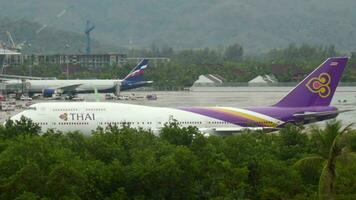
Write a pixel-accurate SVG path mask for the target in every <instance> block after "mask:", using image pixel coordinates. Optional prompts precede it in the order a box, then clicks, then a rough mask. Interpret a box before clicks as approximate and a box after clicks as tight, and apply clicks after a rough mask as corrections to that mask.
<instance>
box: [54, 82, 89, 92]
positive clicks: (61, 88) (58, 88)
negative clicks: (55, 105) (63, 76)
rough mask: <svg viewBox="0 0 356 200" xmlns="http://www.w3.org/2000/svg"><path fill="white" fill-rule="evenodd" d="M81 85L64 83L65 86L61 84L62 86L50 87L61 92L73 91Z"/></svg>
mask: <svg viewBox="0 0 356 200" xmlns="http://www.w3.org/2000/svg"><path fill="white" fill-rule="evenodd" d="M81 85H82V84H73V85H66V86H63V87H57V88H52V89H55V90H61V91H62V92H63V93H66V92H74V91H75V89H77V87H79V86H81Z"/></svg>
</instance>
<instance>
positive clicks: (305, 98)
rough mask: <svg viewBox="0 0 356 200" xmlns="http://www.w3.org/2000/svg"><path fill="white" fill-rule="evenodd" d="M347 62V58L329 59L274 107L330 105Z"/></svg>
mask: <svg viewBox="0 0 356 200" xmlns="http://www.w3.org/2000/svg"><path fill="white" fill-rule="evenodd" d="M347 61H348V58H347V57H340V58H328V59H327V60H326V61H325V62H324V63H323V64H321V65H320V66H319V67H318V68H316V69H315V70H314V71H313V72H312V73H311V74H309V75H308V76H307V77H306V78H305V79H304V80H303V81H302V82H300V83H299V84H298V85H297V86H296V87H295V88H294V89H292V90H291V91H290V92H289V93H288V94H287V95H286V96H284V97H283V98H282V99H281V100H280V101H279V102H278V103H277V104H276V105H274V106H278V107H307V106H328V105H330V102H331V99H332V98H333V96H334V93H335V90H336V87H337V85H338V84H339V81H340V77H341V75H342V72H343V71H344V69H345V66H346V63H347Z"/></svg>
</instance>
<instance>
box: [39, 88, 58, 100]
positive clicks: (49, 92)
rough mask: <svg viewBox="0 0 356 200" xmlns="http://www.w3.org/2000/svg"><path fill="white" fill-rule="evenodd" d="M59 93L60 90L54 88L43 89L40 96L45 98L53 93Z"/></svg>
mask: <svg viewBox="0 0 356 200" xmlns="http://www.w3.org/2000/svg"><path fill="white" fill-rule="evenodd" d="M56 94H61V91H59V90H56V89H44V90H42V96H43V97H45V98H49V97H53V95H56Z"/></svg>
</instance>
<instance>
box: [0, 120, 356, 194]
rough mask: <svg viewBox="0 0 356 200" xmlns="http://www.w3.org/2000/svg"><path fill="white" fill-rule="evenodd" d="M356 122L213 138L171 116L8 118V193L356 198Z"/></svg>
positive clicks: (2, 135) (0, 140) (4, 162)
mask: <svg viewBox="0 0 356 200" xmlns="http://www.w3.org/2000/svg"><path fill="white" fill-rule="evenodd" d="M355 151H356V130H354V129H351V128H350V127H345V126H343V125H342V124H341V123H340V122H338V121H330V122H328V123H327V125H326V126H325V127H323V128H320V127H311V128H308V129H306V128H303V127H300V126H292V125H289V126H287V127H285V128H283V129H281V130H280V131H278V132H274V133H263V132H248V131H246V132H243V133H241V134H238V135H235V136H231V137H213V136H212V137H204V136H203V135H202V134H200V133H199V131H198V130H197V129H196V128H194V127H188V128H181V127H179V126H178V125H177V124H175V123H172V124H167V125H166V126H165V127H164V128H163V129H162V130H161V132H160V135H158V136H156V135H153V134H152V133H151V132H149V131H144V130H137V129H132V128H130V127H123V128H117V127H109V128H107V129H98V130H97V131H95V132H93V133H92V135H91V136H85V135H83V134H81V133H79V132H69V133H61V132H55V131H48V132H46V133H41V134H40V128H39V126H38V125H36V124H34V123H32V122H31V121H30V120H26V119H22V120H20V121H17V122H12V121H8V122H7V123H6V124H5V125H4V126H0V199H107V200H109V199H355V198H356V192H355V191H356V175H355V173H354V172H355V171H356V154H355V153H354V152H355Z"/></svg>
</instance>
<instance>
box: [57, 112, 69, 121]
mask: <svg viewBox="0 0 356 200" xmlns="http://www.w3.org/2000/svg"><path fill="white" fill-rule="evenodd" d="M59 118H60V119H63V120H64V121H67V120H68V114H67V113H63V114H61V115H59Z"/></svg>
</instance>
